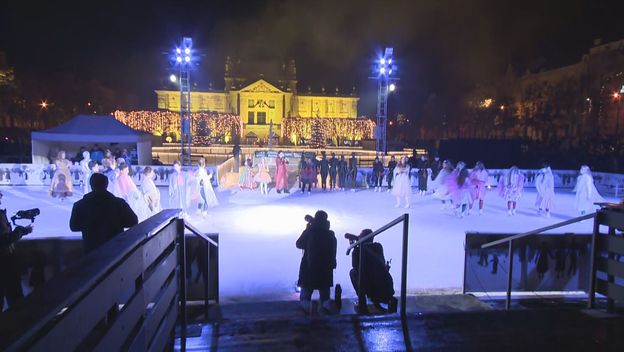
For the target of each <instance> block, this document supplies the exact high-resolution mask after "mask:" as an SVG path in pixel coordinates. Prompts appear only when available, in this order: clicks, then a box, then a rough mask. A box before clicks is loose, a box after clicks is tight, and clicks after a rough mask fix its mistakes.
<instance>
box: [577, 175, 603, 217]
mask: <svg viewBox="0 0 624 352" xmlns="http://www.w3.org/2000/svg"><path fill="white" fill-rule="evenodd" d="M574 191H575V192H576V200H575V206H576V210H578V211H579V212H581V215H585V214H586V213H589V212H593V211H594V210H596V205H594V203H600V202H604V201H605V200H604V198H602V196H601V195H600V193H598V190H597V189H596V186H595V185H594V177H593V176H592V174H591V170H590V169H589V166H587V165H583V166H581V174H580V175H579V177H578V178H577V179H576V187H574Z"/></svg>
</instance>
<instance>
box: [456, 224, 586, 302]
mask: <svg viewBox="0 0 624 352" xmlns="http://www.w3.org/2000/svg"><path fill="white" fill-rule="evenodd" d="M595 215H596V213H591V214H586V215H582V216H579V217H576V218H572V219H568V220H565V221H561V222H558V223H556V224H552V225H548V226H545V227H541V228H538V229H535V230H532V231H528V232H524V233H520V234H517V235H511V236H505V237H504V238H501V239H498V240H495V241H492V242H488V243H485V244H483V245H481V249H490V248H494V247H496V246H499V245H504V244H506V245H507V285H506V286H507V287H506V291H505V292H506V295H505V309H507V310H509V309H510V308H511V292H512V290H513V263H514V259H513V258H514V252H515V251H516V249H515V248H514V246H515V245H517V242H515V241H518V240H523V239H525V238H527V237H529V236H535V235H539V234H541V233H543V232H546V231H550V230H554V229H558V228H561V227H563V226H567V225H571V224H575V223H577V222H581V221H584V220H588V219H593V218H594V217H595ZM592 248H595V246H592ZM465 270H466V269H464V272H465Z"/></svg>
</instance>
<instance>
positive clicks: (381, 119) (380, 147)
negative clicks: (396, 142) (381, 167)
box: [370, 48, 398, 158]
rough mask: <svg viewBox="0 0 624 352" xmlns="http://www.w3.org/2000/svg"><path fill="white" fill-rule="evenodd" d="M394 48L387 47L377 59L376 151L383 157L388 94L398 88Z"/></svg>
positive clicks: (385, 144) (385, 149)
mask: <svg viewBox="0 0 624 352" xmlns="http://www.w3.org/2000/svg"><path fill="white" fill-rule="evenodd" d="M393 52H394V50H393V49H392V48H386V49H385V51H384V54H383V56H381V57H380V58H378V59H377V62H376V65H375V69H374V76H373V77H370V78H371V79H376V80H377V82H378V85H377V86H378V90H377V127H376V129H375V151H376V152H377V153H378V154H379V153H381V155H382V158H383V156H385V155H386V152H387V143H386V134H387V128H388V94H389V93H391V92H393V91H394V90H395V89H396V85H395V84H394V82H395V81H397V80H398V78H396V72H397V66H396V65H395V63H394V58H393Z"/></svg>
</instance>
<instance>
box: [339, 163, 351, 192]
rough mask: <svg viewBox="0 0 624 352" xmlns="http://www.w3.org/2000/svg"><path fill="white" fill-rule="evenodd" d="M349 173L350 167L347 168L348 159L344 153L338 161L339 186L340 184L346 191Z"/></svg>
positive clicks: (342, 189)
mask: <svg viewBox="0 0 624 352" xmlns="http://www.w3.org/2000/svg"><path fill="white" fill-rule="evenodd" d="M348 173H349V169H348V168H347V161H346V160H345V158H344V155H341V156H340V161H339V162H338V186H340V190H341V191H344V190H345V186H346V185H347V174H348Z"/></svg>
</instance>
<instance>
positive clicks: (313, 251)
mask: <svg viewBox="0 0 624 352" xmlns="http://www.w3.org/2000/svg"><path fill="white" fill-rule="evenodd" d="M329 227H330V223H329V221H328V220H327V213H326V212H324V211H322V210H319V211H317V212H316V214H315V215H314V218H313V219H310V221H309V223H308V225H307V226H306V229H305V230H304V231H303V233H302V234H301V236H300V237H299V239H297V243H296V246H297V248H299V249H303V257H302V258H301V264H300V266H299V280H298V281H297V284H298V286H299V287H300V288H301V292H300V296H299V301H300V303H301V308H302V309H303V310H304V311H305V312H309V311H310V306H311V300H312V292H313V291H314V290H318V291H319V295H320V299H321V308H322V310H323V311H324V312H326V313H327V312H331V311H332V305H331V300H330V298H329V288H330V287H331V286H333V284H334V283H333V281H334V273H333V271H334V269H335V268H336V236H335V235H334V231H331V230H330V229H329Z"/></svg>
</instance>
